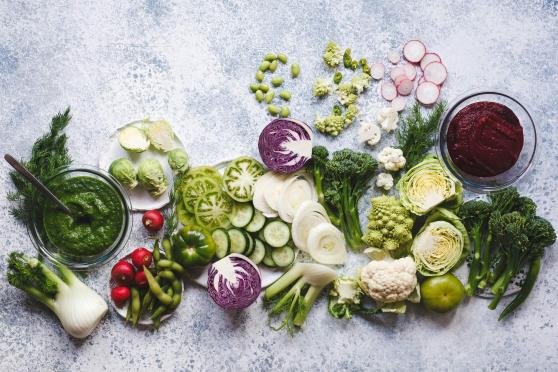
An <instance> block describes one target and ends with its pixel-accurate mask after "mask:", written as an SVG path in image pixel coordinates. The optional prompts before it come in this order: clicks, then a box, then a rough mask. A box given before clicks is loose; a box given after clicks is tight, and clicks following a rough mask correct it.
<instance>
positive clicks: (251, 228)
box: [244, 211, 265, 233]
mask: <svg viewBox="0 0 558 372" xmlns="http://www.w3.org/2000/svg"><path fill="white" fill-rule="evenodd" d="M264 225H265V217H264V215H263V213H262V212H260V211H255V212H254V217H252V221H250V223H249V224H248V225H246V227H245V228H244V229H245V230H246V231H248V232H251V233H255V232H258V231H260V230H261V229H262V227H263V226H264Z"/></svg>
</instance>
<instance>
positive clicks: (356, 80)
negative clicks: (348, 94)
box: [351, 74, 372, 94]
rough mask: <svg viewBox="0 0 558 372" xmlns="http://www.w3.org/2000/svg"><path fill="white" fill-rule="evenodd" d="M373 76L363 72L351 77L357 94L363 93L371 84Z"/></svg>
mask: <svg viewBox="0 0 558 372" xmlns="http://www.w3.org/2000/svg"><path fill="white" fill-rule="evenodd" d="M371 79H372V78H371V77H370V75H368V74H361V75H360V76H355V77H353V78H352V79H351V85H352V86H353V90H354V92H355V93H356V94H361V93H362V92H364V90H365V89H367V88H368V87H369V86H370V81H371Z"/></svg>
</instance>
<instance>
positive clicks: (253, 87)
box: [250, 83, 259, 93]
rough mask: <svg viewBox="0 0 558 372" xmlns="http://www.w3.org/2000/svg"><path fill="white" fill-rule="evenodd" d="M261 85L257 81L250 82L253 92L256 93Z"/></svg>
mask: <svg viewBox="0 0 558 372" xmlns="http://www.w3.org/2000/svg"><path fill="white" fill-rule="evenodd" d="M258 87H259V85H258V84H256V83H253V84H250V90H251V91H252V93H256V91H257V90H258Z"/></svg>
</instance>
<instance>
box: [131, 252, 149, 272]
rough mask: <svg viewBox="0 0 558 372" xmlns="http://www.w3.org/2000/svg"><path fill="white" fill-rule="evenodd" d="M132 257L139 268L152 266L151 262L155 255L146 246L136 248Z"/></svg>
mask: <svg viewBox="0 0 558 372" xmlns="http://www.w3.org/2000/svg"><path fill="white" fill-rule="evenodd" d="M130 257H131V258H132V263H133V264H134V266H135V267H137V268H138V269H141V268H143V267H144V266H145V267H149V266H151V262H152V261H153V255H152V253H151V251H150V250H148V249H147V248H144V247H140V248H136V249H134V251H133V252H132V253H131V254H130Z"/></svg>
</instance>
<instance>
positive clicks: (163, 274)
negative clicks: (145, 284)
mask: <svg viewBox="0 0 558 372" xmlns="http://www.w3.org/2000/svg"><path fill="white" fill-rule="evenodd" d="M157 275H159V277H161V278H162V279H166V280H170V281H173V280H175V279H176V277H175V276H174V273H173V272H172V271H170V270H163V271H161V272H159V274H157Z"/></svg>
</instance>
